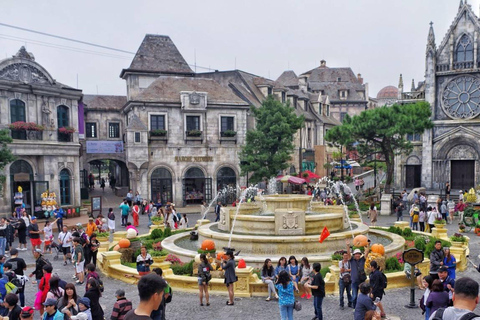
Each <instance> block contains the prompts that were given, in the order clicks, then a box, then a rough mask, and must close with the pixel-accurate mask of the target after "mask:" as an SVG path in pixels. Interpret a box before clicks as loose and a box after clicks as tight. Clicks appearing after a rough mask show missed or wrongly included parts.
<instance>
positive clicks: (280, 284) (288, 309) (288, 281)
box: [275, 270, 295, 320]
mask: <svg viewBox="0 0 480 320" xmlns="http://www.w3.org/2000/svg"><path fill="white" fill-rule="evenodd" d="M275 287H276V288H277V290H278V305H279V307H280V317H281V319H282V320H293V305H294V303H295V296H294V292H293V290H294V285H293V282H292V278H291V277H290V275H289V274H288V273H287V272H286V271H285V270H283V271H281V272H280V273H279V274H278V280H277V284H276V285H275Z"/></svg>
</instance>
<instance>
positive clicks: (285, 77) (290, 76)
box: [276, 70, 298, 88]
mask: <svg viewBox="0 0 480 320" xmlns="http://www.w3.org/2000/svg"><path fill="white" fill-rule="evenodd" d="M276 82H277V83H279V84H281V85H282V86H284V87H296V88H298V78H297V75H296V74H295V72H293V71H292V70H287V71H284V72H283V73H282V74H281V75H280V77H278V79H277V80H276Z"/></svg>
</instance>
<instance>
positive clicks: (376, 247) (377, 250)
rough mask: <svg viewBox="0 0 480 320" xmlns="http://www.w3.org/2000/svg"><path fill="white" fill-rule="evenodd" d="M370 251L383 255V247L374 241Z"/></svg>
mask: <svg viewBox="0 0 480 320" xmlns="http://www.w3.org/2000/svg"><path fill="white" fill-rule="evenodd" d="M370 251H371V252H374V253H378V254H379V255H382V256H383V255H384V254H385V247H384V246H383V245H382V244H379V243H375V244H374V245H373V246H372V247H371V248H370Z"/></svg>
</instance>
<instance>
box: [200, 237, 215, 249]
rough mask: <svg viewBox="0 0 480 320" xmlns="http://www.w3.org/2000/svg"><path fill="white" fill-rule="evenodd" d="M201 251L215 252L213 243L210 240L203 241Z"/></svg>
mask: <svg viewBox="0 0 480 320" xmlns="http://www.w3.org/2000/svg"><path fill="white" fill-rule="evenodd" d="M202 250H208V251H210V250H215V242H213V240H210V239H206V240H203V242H202Z"/></svg>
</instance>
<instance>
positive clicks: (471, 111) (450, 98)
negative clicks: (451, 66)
mask: <svg viewBox="0 0 480 320" xmlns="http://www.w3.org/2000/svg"><path fill="white" fill-rule="evenodd" d="M442 106H443V110H444V111H445V113H446V114H447V115H448V116H449V117H451V118H453V119H473V118H475V117H476V116H478V115H479V114H480V79H479V78H476V77H473V76H469V75H465V76H460V77H457V78H455V79H452V80H450V81H449V82H448V83H447V84H446V86H445V88H444V90H443V94H442Z"/></svg>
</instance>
